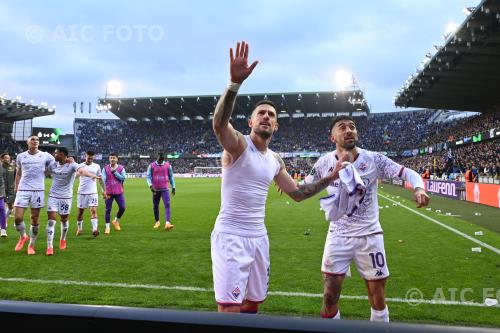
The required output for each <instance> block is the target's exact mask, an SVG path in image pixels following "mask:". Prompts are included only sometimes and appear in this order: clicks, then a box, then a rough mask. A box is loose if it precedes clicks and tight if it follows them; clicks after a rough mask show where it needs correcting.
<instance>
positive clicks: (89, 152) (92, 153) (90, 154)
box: [85, 150, 95, 156]
mask: <svg viewBox="0 0 500 333" xmlns="http://www.w3.org/2000/svg"><path fill="white" fill-rule="evenodd" d="M85 154H87V155H89V156H94V155H95V152H94V151H92V150H87V151H86V152H85Z"/></svg>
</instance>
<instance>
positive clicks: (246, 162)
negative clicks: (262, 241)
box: [214, 135, 280, 237]
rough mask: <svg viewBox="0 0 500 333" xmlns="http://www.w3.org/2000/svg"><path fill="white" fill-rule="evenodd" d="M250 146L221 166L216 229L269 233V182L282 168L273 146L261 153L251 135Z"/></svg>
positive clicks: (240, 233)
mask: <svg viewBox="0 0 500 333" xmlns="http://www.w3.org/2000/svg"><path fill="white" fill-rule="evenodd" d="M245 140H246V141H247V144H248V145H247V148H246V149H245V151H244V152H243V154H241V156H240V157H239V158H238V159H237V160H236V162H234V163H233V164H231V165H230V166H228V167H223V168H222V185H221V207H220V211H219V216H217V221H216V222H215V227H214V230H215V231H217V232H223V233H228V234H233V235H238V236H244V237H260V236H264V235H267V230H266V226H265V224H264V217H265V208H266V207H265V206H266V199H267V192H268V191H269V185H271V182H272V181H273V179H274V177H275V176H276V175H277V174H278V172H279V170H280V164H279V162H278V160H277V159H276V157H275V156H274V153H273V151H272V150H270V149H268V150H267V152H266V153H265V154H263V153H261V152H260V151H259V150H258V149H257V147H255V145H254V144H253V142H252V140H251V139H250V137H249V136H248V135H245Z"/></svg>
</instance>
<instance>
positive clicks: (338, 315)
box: [321, 309, 340, 320]
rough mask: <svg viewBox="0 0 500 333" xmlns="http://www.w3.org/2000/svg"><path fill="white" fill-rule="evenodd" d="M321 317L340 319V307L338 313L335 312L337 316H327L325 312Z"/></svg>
mask: <svg viewBox="0 0 500 333" xmlns="http://www.w3.org/2000/svg"><path fill="white" fill-rule="evenodd" d="M321 318H325V319H335V320H337V319H340V309H338V310H337V313H336V314H335V316H333V317H327V316H325V317H323V314H322V315H321Z"/></svg>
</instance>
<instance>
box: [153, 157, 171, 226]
mask: <svg viewBox="0 0 500 333" xmlns="http://www.w3.org/2000/svg"><path fill="white" fill-rule="evenodd" d="M146 181H147V182H148V186H149V188H150V189H151V192H153V212H154V214H155V221H156V222H155V225H154V228H155V229H158V228H159V227H160V209H159V205H160V199H162V200H163V206H164V207H165V219H166V222H165V230H167V231H170V230H172V228H173V227H174V225H173V224H171V223H170V195H169V192H168V183H169V182H170V185H171V186H172V195H175V182H174V172H173V171H172V166H171V165H170V163H168V162H166V161H165V156H164V155H163V153H159V154H158V158H157V159H156V161H154V162H153V163H151V164H150V165H149V167H148V171H147V176H146Z"/></svg>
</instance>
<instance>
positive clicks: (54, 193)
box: [48, 161, 80, 199]
mask: <svg viewBox="0 0 500 333" xmlns="http://www.w3.org/2000/svg"><path fill="white" fill-rule="evenodd" d="M79 168H80V166H79V165H78V164H77V163H75V162H73V163H64V164H60V163H59V162H57V161H54V162H52V163H51V164H50V165H49V167H48V170H49V172H50V173H51V174H52V187H51V188H50V192H49V197H53V198H58V199H71V198H72V197H73V183H74V182H75V176H76V171H77V170H78V169H79Z"/></svg>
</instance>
